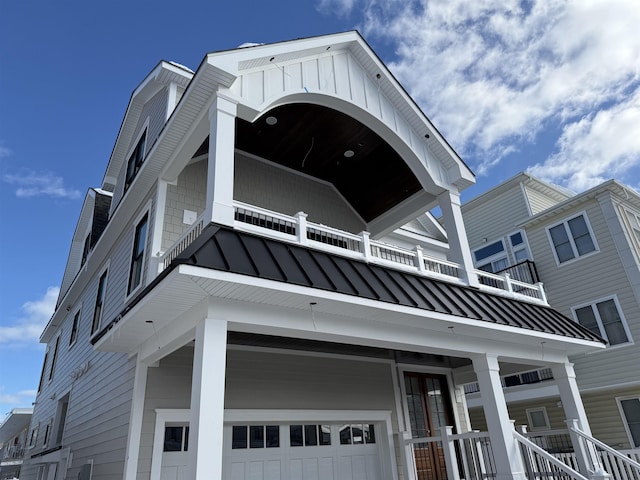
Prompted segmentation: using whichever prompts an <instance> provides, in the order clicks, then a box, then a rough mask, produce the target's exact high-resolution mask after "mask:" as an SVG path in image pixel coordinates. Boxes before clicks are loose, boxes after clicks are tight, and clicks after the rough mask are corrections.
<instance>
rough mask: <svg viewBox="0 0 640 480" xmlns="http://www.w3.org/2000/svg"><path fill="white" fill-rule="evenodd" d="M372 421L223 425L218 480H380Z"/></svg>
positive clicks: (378, 451)
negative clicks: (222, 444) (220, 468)
mask: <svg viewBox="0 0 640 480" xmlns="http://www.w3.org/2000/svg"><path fill="white" fill-rule="evenodd" d="M379 431H380V428H379V424H375V423H345V422H342V423H330V422H323V423H311V422H300V423H282V422H280V423H277V424H275V423H264V424H260V422H251V423H250V424H249V423H242V422H234V423H233V424H229V425H225V431H224V445H225V447H224V448H225V455H224V463H223V478H224V480H347V479H348V480H381V478H382V473H381V464H380V445H379V443H378V441H377V438H376V435H377V434H378V433H379Z"/></svg>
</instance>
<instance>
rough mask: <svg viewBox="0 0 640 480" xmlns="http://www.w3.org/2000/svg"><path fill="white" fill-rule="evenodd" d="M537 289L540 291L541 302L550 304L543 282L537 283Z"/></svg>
mask: <svg viewBox="0 0 640 480" xmlns="http://www.w3.org/2000/svg"><path fill="white" fill-rule="evenodd" d="M536 287H538V291H539V292H540V300H542V301H543V302H544V303H549V302H548V301H547V294H546V293H545V291H544V287H543V285H542V282H538V283H536Z"/></svg>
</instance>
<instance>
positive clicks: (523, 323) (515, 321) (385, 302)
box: [93, 224, 601, 351]
mask: <svg viewBox="0 0 640 480" xmlns="http://www.w3.org/2000/svg"><path fill="white" fill-rule="evenodd" d="M176 267H179V268H176ZM207 272H210V273H207ZM166 277H169V278H167V279H166V281H165V278H166ZM265 282H267V283H265ZM279 284H283V286H282V287H279V286H278V285H279ZM314 292H317V293H314ZM336 295H338V296H336ZM145 297H147V298H145ZM320 297H324V298H325V300H327V301H326V302H323V305H322V306H323V308H324V312H325V313H327V314H330V315H333V316H336V317H335V318H338V317H339V316H350V317H352V318H360V319H365V320H366V321H368V322H369V324H370V325H371V326H372V328H373V325H374V324H376V323H377V324H378V326H380V325H382V324H381V323H380V322H382V323H385V322H386V323H389V319H390V318H393V317H397V319H399V318H401V317H403V316H406V315H407V314H410V315H411V316H413V317H416V318H419V320H418V322H419V325H420V328H427V329H429V330H431V331H433V333H434V335H435V334H438V335H441V334H443V333H445V334H446V332H447V329H448V328H451V327H450V326H448V325H452V324H457V325H459V326H458V327H456V331H459V332H461V333H462V330H458V328H463V325H465V326H464V328H465V329H466V331H467V333H466V335H467V338H468V339H469V341H473V339H474V338H478V340H479V339H480V338H481V337H484V338H485V339H491V340H492V341H493V340H496V337H499V336H504V338H505V339H507V338H508V339H510V340H509V341H510V342H516V343H521V344H523V345H526V344H530V343H531V342H532V339H533V338H534V337H539V338H538V340H537V341H538V342H539V341H540V340H541V339H543V340H544V343H546V344H547V345H548V346H549V347H551V346H552V344H555V343H557V346H559V348H561V349H564V350H573V349H576V351H578V350H583V349H585V348H586V349H589V348H593V346H594V344H595V342H600V341H601V340H600V339H599V338H598V337H596V336H595V335H593V334H592V333H591V332H590V331H589V330H587V329H585V328H583V327H582V326H580V325H579V324H577V323H575V322H573V321H571V320H570V319H568V318H566V317H564V316H563V315H561V314H560V313H558V312H556V311H555V310H553V309H551V308H549V307H544V306H541V305H536V304H532V303H526V302H521V301H517V300H513V299H510V298H506V297H501V296H498V295H492V294H488V293H485V292H481V291H479V290H476V289H473V288H468V287H463V286H460V285H455V284H449V283H447V282H442V281H437V280H433V279H430V278H427V277H422V276H418V275H412V274H409V273H406V272H401V271H396V270H393V269H390V268H383V267H379V266H375V265H371V264H367V263H364V262H359V261H355V260H351V259H347V258H343V257H338V256H336V255H331V254H328V253H324V252H319V251H315V250H312V249H308V248H302V247H299V246H296V245H290V244H285V243H282V242H280V241H277V240H273V239H268V238H264V237H258V236H254V235H250V234H247V233H242V232H238V231H235V230H232V229H229V228H226V227H221V226H217V225H214V224H211V225H209V226H208V227H207V228H206V229H205V230H204V231H203V233H202V234H201V235H200V237H198V239H196V241H194V242H193V243H192V244H191V245H190V246H189V247H188V248H187V249H186V250H185V251H184V252H183V253H182V254H181V255H180V256H179V257H178V258H177V259H176V260H175V261H174V263H172V265H171V266H170V267H169V268H168V269H167V270H165V272H164V273H163V274H161V275H160V276H159V277H158V278H157V279H156V280H154V282H152V283H151V284H150V285H149V286H148V287H147V288H146V289H145V290H144V291H143V292H142V293H141V294H140V295H139V296H138V297H136V299H134V300H133V301H132V303H131V304H130V305H129V306H128V307H127V309H126V310H125V311H123V312H122V314H121V315H120V316H119V317H118V318H116V319H114V320H113V321H111V322H110V323H109V324H108V325H107V326H106V327H105V329H104V330H102V331H101V332H100V333H99V334H98V336H97V337H95V338H94V339H93V342H94V343H98V342H99V344H100V345H99V347H98V348H101V349H107V350H111V349H115V350H117V351H134V350H135V348H136V346H138V345H140V344H141V343H142V342H143V341H145V340H146V339H148V338H150V337H151V336H152V335H154V333H155V331H156V330H155V329H157V330H159V329H162V328H164V327H167V326H168V325H170V324H171V322H172V321H173V320H174V319H177V318H181V316H183V315H185V314H187V313H188V312H189V310H190V309H193V308H194V306H198V305H203V304H202V302H203V301H204V300H206V299H207V298H216V299H219V300H224V301H238V300H239V301H242V302H249V304H252V305H255V306H258V305H263V306H264V307H261V308H258V309H257V310H256V309H255V308H256V307H252V308H253V310H252V312H253V313H251V317H252V318H253V320H251V321H252V322H253V323H254V324H255V325H254V327H255V330H239V331H254V332H255V333H261V334H271V335H279V333H278V332H277V331H276V330H274V329H272V328H271V327H270V325H271V323H270V321H271V320H270V318H278V320H277V321H281V316H282V315H281V314H279V313H278V314H275V315H276V316H275V317H269V315H272V314H271V313H269V312H270V311H269V310H268V309H267V308H266V306H267V305H269V306H272V307H284V308H287V309H289V311H291V312H293V310H291V309H294V310H295V311H297V312H303V311H305V310H306V311H307V314H304V315H302V316H300V315H301V314H300V313H297V314H292V315H293V316H292V317H291V319H289V320H286V321H287V322H289V323H288V325H290V328H294V329H301V330H302V329H304V328H307V327H306V324H305V323H304V322H305V320H301V319H303V318H307V317H308V311H309V306H310V305H311V304H312V302H314V301H316V298H320ZM143 300H144V301H143ZM371 301H373V302H374V303H371ZM221 305H222V304H221ZM227 305H228V304H227ZM376 305H378V306H379V308H378V307H376ZM203 308H206V306H204V307H203ZM221 308H222V306H221ZM232 308H234V307H233V306H232ZM407 309H409V310H407ZM199 315H200V318H203V316H202V315H206V310H203V311H202V312H200V313H199ZM277 315H280V317H278V316H277ZM296 315H297V316H296ZM261 317H264V318H261ZM345 318H346V317H345ZM121 319H122V320H121ZM447 319H449V320H447ZM120 322H122V323H120ZM301 322H302V323H301ZM150 324H151V325H150ZM483 324H484V325H486V327H484V326H483ZM390 325H392V324H389V325H387V326H384V328H388V327H389V326H390ZM112 328H115V330H114V332H116V333H112V334H109V330H111V329H112ZM243 328H244V327H243ZM252 328H253V327H252ZM287 328H289V327H287ZM339 328H342V327H339ZM396 328H397V327H396ZM352 332H353V333H352ZM348 335H355V337H354V339H353V340H354V341H353V342H351V340H350V339H349V338H348V337H347V336H345V337H344V338H343V340H341V341H344V342H346V343H349V342H350V343H357V336H358V331H357V330H356V331H350V332H349V334H348ZM105 336H106V337H108V338H109V340H108V341H107V340H106V339H105V341H102V340H101V339H102V338H103V337H105ZM308 338H312V337H308ZM318 338H319V337H318ZM434 338H435V337H434ZM460 339H461V337H460ZM589 345H591V347H589ZM393 348H397V347H393Z"/></svg>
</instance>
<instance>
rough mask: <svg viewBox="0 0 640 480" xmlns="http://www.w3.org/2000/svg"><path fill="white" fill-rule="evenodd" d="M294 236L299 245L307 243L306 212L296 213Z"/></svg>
mask: <svg viewBox="0 0 640 480" xmlns="http://www.w3.org/2000/svg"><path fill="white" fill-rule="evenodd" d="M296 223H297V225H296V236H297V238H298V243H299V244H300V245H307V244H308V243H309V241H308V238H307V214H306V213H304V212H298V213H296Z"/></svg>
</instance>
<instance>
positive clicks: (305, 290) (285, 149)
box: [23, 32, 606, 480]
mask: <svg viewBox="0 0 640 480" xmlns="http://www.w3.org/2000/svg"><path fill="white" fill-rule="evenodd" d="M473 182H474V177H473V174H472V173H471V171H470V170H469V168H468V167H467V166H466V165H465V164H464V162H463V161H462V160H461V159H460V158H459V156H458V155H457V154H456V153H455V152H454V151H453V149H452V148H451V146H450V145H449V144H448V143H447V142H446V140H445V139H444V138H443V137H442V135H441V134H440V133H439V132H438V130H437V129H435V128H434V126H433V125H432V124H431V122H430V121H429V119H428V118H427V117H426V116H425V115H424V114H423V113H422V111H421V110H420V109H419V108H418V106H417V105H416V104H415V103H414V101H413V100H412V99H411V98H410V97H409V95H408V94H407V93H406V91H405V90H404V89H403V88H402V87H401V85H399V83H398V82H397V80H396V79H395V78H394V77H393V76H392V75H391V74H390V72H389V71H388V70H387V68H386V67H385V65H384V64H383V63H382V62H381V60H380V59H379V58H378V57H377V56H376V55H375V53H374V52H373V51H372V50H371V48H370V47H369V46H368V45H367V44H366V42H365V41H364V40H363V39H362V37H361V36H360V35H359V34H358V33H357V32H346V33H340V34H335V35H328V36H321V37H313V38H305V39H298V40H294V41H288V42H282V43H275V44H270V45H256V46H251V47H246V48H238V49H233V50H229V51H220V52H214V53H210V54H208V55H207V56H206V57H205V58H204V59H203V61H202V63H201V64H200V66H199V67H198V68H197V70H196V71H195V72H194V71H191V70H189V69H187V68H186V67H184V66H181V65H179V64H176V63H171V62H164V61H163V62H160V63H159V64H158V65H157V66H156V67H155V68H154V69H153V70H152V71H151V72H150V73H149V75H148V76H147V77H146V78H145V79H144V80H143V81H142V83H141V84H140V85H139V86H138V87H137V88H136V89H135V90H134V92H133V94H132V96H131V100H130V103H129V105H128V107H127V111H126V113H125V116H124V119H123V122H122V126H121V128H120V131H119V132H118V135H117V138H116V141H115V146H114V148H113V152H112V155H111V157H110V159H109V161H108V165H107V168H106V173H105V176H104V180H103V182H102V185H100V186H99V187H96V188H93V189H90V190H88V193H87V195H86V198H85V202H84V205H83V208H82V210H81V214H80V218H79V221H78V224H77V227H76V230H75V233H74V236H73V241H72V245H71V250H70V253H69V260H68V262H67V266H66V270H65V273H64V276H63V282H62V288H61V292H60V297H59V299H58V302H57V307H56V311H55V313H54V314H53V316H52V318H51V320H50V322H49V323H48V324H47V326H46V327H45V329H44V332H43V333H42V336H41V341H42V342H44V343H46V344H47V353H46V355H45V359H44V364H43V369H42V378H41V381H40V386H39V394H38V397H37V401H36V407H35V410H34V416H33V421H32V424H31V432H30V435H31V436H33V437H34V438H35V441H34V442H33V444H31V445H30V449H29V454H28V460H27V462H25V466H24V469H23V476H24V478H38V479H40V478H47V479H54V478H80V479H89V478H92V479H107V478H108V479H112V478H125V479H160V478H163V479H169V478H171V479H178V478H191V479H195V478H198V479H200V478H207V479H209V478H225V479H249V478H252V479H253V478H260V479H274V478H277V479H292V480H293V479H313V478H323V479H325V478H326V479H331V478H335V479H343V478H359V479H413V478H420V479H423V478H458V477H459V476H460V475H462V476H464V477H465V478H480V477H486V476H487V475H491V476H496V478H501V479H507V478H509V479H523V478H525V469H530V468H531V467H530V466H528V465H529V464H528V463H526V462H525V461H524V460H523V457H522V456H521V448H520V446H521V445H522V446H523V447H522V448H524V449H525V451H529V450H527V449H529V448H531V447H530V445H529V443H528V442H529V440H527V438H526V436H524V435H521V434H518V433H516V432H515V431H514V429H513V426H512V424H511V423H510V421H509V417H508V411H507V407H506V402H505V400H504V395H503V391H502V388H501V384H500V375H501V373H504V372H505V371H507V372H511V373H518V372H521V371H527V370H530V369H531V368H534V367H539V368H543V367H544V368H550V369H551V370H552V371H553V373H554V378H555V380H554V382H555V383H556V384H557V385H558V388H559V391H560V395H561V399H562V404H563V408H564V411H565V414H566V416H567V418H570V419H574V420H575V421H576V422H577V425H578V427H579V429H578V430H576V432H578V431H579V432H580V433H576V435H575V437H574V440H575V442H576V451H579V456H578V462H579V465H578V467H577V468H580V469H581V470H582V471H583V472H584V473H585V474H586V475H590V476H593V475H596V476H595V477H594V478H605V477H606V475H605V476H603V474H602V472H600V471H599V468H598V464H597V461H596V460H594V459H593V458H591V457H590V456H589V455H590V452H589V451H588V450H587V449H585V448H582V447H581V445H583V442H578V440H579V438H581V437H579V435H586V436H587V437H588V436H589V433H590V431H589V424H588V422H587V419H586V417H585V415H584V409H583V406H582V402H581V399H580V395H579V392H578V390H577V387H576V380H575V373H574V370H573V367H572V364H571V363H570V361H569V357H570V356H571V355H581V354H587V353H589V352H594V351H598V350H601V349H603V348H604V344H603V341H602V339H601V338H600V337H599V336H598V335H595V334H594V333H593V332H592V331H591V330H589V329H588V328H585V327H583V326H581V325H579V324H577V323H575V322H573V321H571V320H570V319H568V318H566V317H565V316H563V315H561V314H559V313H558V312H557V311H555V310H553V309H551V308H550V307H549V306H548V304H547V302H546V299H545V298H546V297H545V291H544V289H543V288H542V286H540V285H539V284H534V283H532V284H524V283H522V282H521V283H520V284H519V287H518V289H517V290H518V291H516V290H514V288H512V287H513V284H512V283H510V281H509V279H508V278H507V277H500V278H502V283H496V284H495V285H490V286H488V285H483V284H482V283H481V282H480V281H479V279H478V278H479V277H478V272H477V271H476V269H475V268H474V265H473V261H472V257H471V252H470V249H469V246H468V243H467V236H466V232H465V228H464V224H463V222H462V214H461V208H460V192H461V191H462V190H464V189H465V188H467V187H468V186H470V185H472V184H473ZM435 207H439V208H440V210H441V211H442V212H443V219H444V228H443V227H441V226H440V225H439V223H438V222H437V221H436V220H435V219H434V217H433V216H432V215H430V214H428V213H425V212H429V211H430V210H432V209H433V208H435ZM476 380H477V381H478V382H479V385H480V389H481V391H482V395H483V400H484V401H483V409H484V410H483V411H484V414H485V416H486V418H487V419H488V420H489V422H488V429H487V430H486V431H483V432H472V431H470V422H469V416H468V411H467V407H466V403H465V402H466V400H465V396H464V391H463V388H464V385H465V384H467V383H469V382H471V381H476ZM530 452H531V456H541V457H540V458H548V457H550V454H548V453H547V452H544V451H542V452H537V451H534V450H531V451H530ZM527 458H528V456H527ZM562 468H565V469H569V467H562ZM569 470H570V469H569ZM569 470H568V471H569ZM571 471H573V470H571ZM573 474H574V475H576V474H575V472H574V473H573ZM597 475H600V476H597ZM574 478H583V477H577V476H574Z"/></svg>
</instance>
